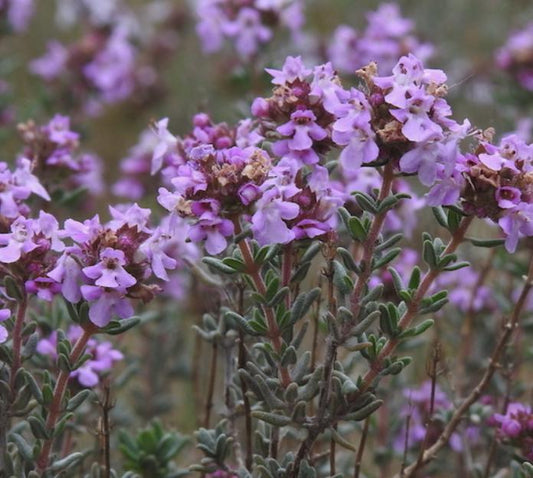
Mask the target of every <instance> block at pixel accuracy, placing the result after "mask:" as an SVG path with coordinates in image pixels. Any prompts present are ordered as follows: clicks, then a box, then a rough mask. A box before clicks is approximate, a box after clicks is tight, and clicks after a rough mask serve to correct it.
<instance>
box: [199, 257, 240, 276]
mask: <svg viewBox="0 0 533 478" xmlns="http://www.w3.org/2000/svg"><path fill="white" fill-rule="evenodd" d="M202 262H203V263H204V264H207V265H208V266H209V267H211V268H212V269H215V270H216V271H218V272H221V273H222V274H235V272H236V271H235V269H234V268H233V267H230V266H227V265H226V264H224V262H222V261H221V260H220V259H217V258H215V257H204V258H203V259H202Z"/></svg>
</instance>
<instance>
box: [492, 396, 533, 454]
mask: <svg viewBox="0 0 533 478" xmlns="http://www.w3.org/2000/svg"><path fill="white" fill-rule="evenodd" d="M489 423H490V424H491V425H493V426H496V427H498V436H499V438H500V439H501V440H503V441H505V442H508V443H510V444H511V445H512V446H515V447H517V448H519V449H520V451H521V453H522V455H523V456H524V457H525V458H526V459H528V460H532V459H533V413H532V412H531V407H530V406H529V405H524V404H522V403H519V402H511V403H509V405H507V411H506V412H505V413H503V414H502V413H495V414H494V415H492V417H491V418H490V420H489Z"/></svg>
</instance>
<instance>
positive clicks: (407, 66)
mask: <svg viewBox="0 0 533 478" xmlns="http://www.w3.org/2000/svg"><path fill="white" fill-rule="evenodd" d="M370 81H371V83H372V85H373V92H372V94H371V99H372V100H373V103H374V104H375V105H376V106H377V107H378V108H379V109H381V111H380V113H381V114H380V117H375V118H374V120H373V121H374V125H375V126H374V127H375V128H376V130H377V131H376V134H377V135H378V136H379V138H380V140H381V141H384V142H385V143H386V144H385V145H384V146H382V147H381V151H382V154H383V150H384V149H385V151H386V152H385V154H387V152H388V153H389V154H390V153H391V152H392V151H391V149H389V148H394V149H395V150H398V149H399V150H400V158H399V163H398V168H399V170H400V171H401V172H402V173H407V174H417V175H418V179H419V180H420V182H421V183H422V184H423V185H424V186H427V187H431V186H432V189H431V191H430V193H429V194H428V196H427V202H428V203H429V204H430V205H450V204H454V203H455V202H456V201H457V199H458V198H459V193H460V188H461V184H462V182H461V178H460V175H459V173H458V171H457V169H456V164H457V160H458V156H459V152H460V151H459V142H460V141H461V140H462V139H463V138H464V137H465V136H466V135H467V133H468V131H469V128H470V123H469V122H468V120H465V121H464V122H463V124H459V123H457V122H456V121H455V120H453V119H451V118H450V116H451V114H452V110H451V108H450V106H449V104H448V103H447V102H446V100H445V99H444V98H443V97H444V96H445V95H446V92H447V87H446V84H445V82H446V75H445V74H444V72H442V71H441V70H432V69H424V67H423V66H422V63H421V62H420V60H418V59H417V58H416V57H414V56H413V55H411V54H410V55H409V56H407V57H402V58H401V59H400V60H399V62H398V63H397V64H396V66H395V67H394V68H393V70H392V75H391V76H387V77H371V80H370ZM387 143H388V144H387ZM387 150H388V151H387ZM396 154H397V153H396Z"/></svg>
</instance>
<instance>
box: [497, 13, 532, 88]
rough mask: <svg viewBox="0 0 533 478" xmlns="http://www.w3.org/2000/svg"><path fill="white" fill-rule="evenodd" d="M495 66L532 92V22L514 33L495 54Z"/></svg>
mask: <svg viewBox="0 0 533 478" xmlns="http://www.w3.org/2000/svg"><path fill="white" fill-rule="evenodd" d="M496 64H497V66H498V67H499V68H501V69H502V70H505V71H508V72H509V73H510V74H512V75H513V76H514V77H515V78H516V79H517V81H518V82H519V83H520V85H522V87H524V88H525V89H526V90H529V91H533V22H530V23H528V24H527V25H526V26H525V27H524V28H523V29H522V30H519V31H517V32H514V33H513V34H512V35H511V36H510V37H509V39H508V40H507V43H506V44H505V45H504V46H503V47H502V48H500V49H499V50H498V51H497V52H496Z"/></svg>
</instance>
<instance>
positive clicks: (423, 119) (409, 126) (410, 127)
mask: <svg viewBox="0 0 533 478" xmlns="http://www.w3.org/2000/svg"><path fill="white" fill-rule="evenodd" d="M411 94H412V96H411V97H410V98H409V100H408V101H407V103H406V105H405V107H404V108H400V109H396V110H395V109H393V110H391V114H392V116H394V117H395V118H396V119H397V120H398V121H400V122H401V123H402V124H403V126H402V133H403V134H404V136H405V137H406V138H407V139H408V140H410V141H417V142H423V141H430V140H433V139H441V138H442V128H441V127H440V126H439V125H438V124H437V123H435V122H434V121H432V120H431V119H430V117H429V113H430V110H431V108H432V107H433V104H434V102H435V98H434V97H433V96H431V95H427V94H425V93H424V92H422V91H421V90H412V91H411Z"/></svg>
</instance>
